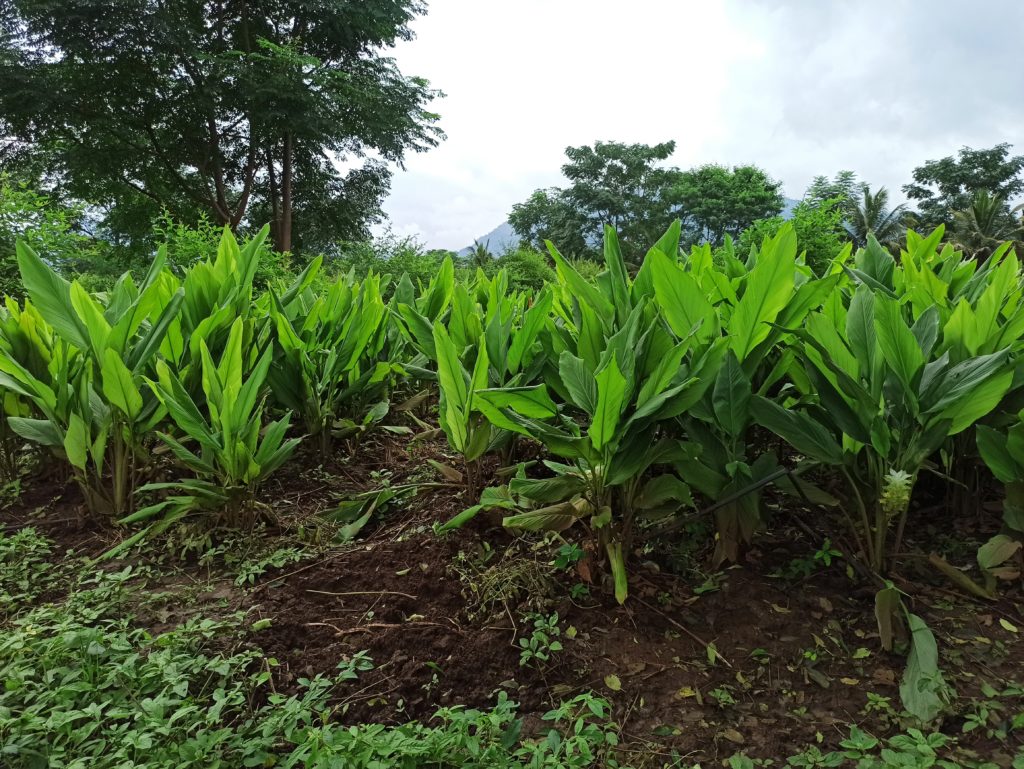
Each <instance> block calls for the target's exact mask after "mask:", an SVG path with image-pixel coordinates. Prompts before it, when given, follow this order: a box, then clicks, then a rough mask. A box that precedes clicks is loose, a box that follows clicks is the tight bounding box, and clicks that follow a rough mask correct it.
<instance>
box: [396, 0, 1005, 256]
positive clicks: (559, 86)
mask: <svg viewBox="0 0 1024 769" xmlns="http://www.w3.org/2000/svg"><path fill="white" fill-rule="evenodd" d="M1022 28H1024V4H1021V3H1019V2H1016V1H1015V0H988V1H987V2H985V3H978V4H972V5H970V6H968V5H967V4H964V3H962V2H954V1H953V0H933V1H932V2H929V3H927V4H924V3H916V2H910V0H886V1H885V2H881V1H879V0H866V1H865V0H862V1H861V2H858V3H822V2H818V0H787V1H786V2H782V1H781V0H779V1H774V0H768V1H762V2H753V0H742V1H741V0H735V1H734V2H700V3H681V2H667V1H666V2H661V1H656V0H636V1H635V2H633V3H629V4H623V3H621V2H615V3H612V2H604V0H518V1H517V2H514V3H513V2H502V3H498V2H493V0H490V1H488V0H434V2H432V3H431V5H430V9H429V12H428V14H427V15H426V16H425V17H422V18H420V19H418V20H417V22H416V23H415V25H414V29H415V32H416V35H417V37H416V39H415V40H413V41H410V42H408V43H403V44H402V45H401V46H400V47H398V48H397V49H396V51H395V56H396V58H397V60H398V62H399V65H400V66H401V68H402V70H403V72H406V73H407V74H415V75H420V76H424V77H427V78H428V79H429V80H430V81H431V83H432V85H434V86H435V87H437V88H440V89H442V90H443V91H445V93H446V96H445V98H444V99H442V100H439V102H438V103H437V104H436V105H435V109H436V111H437V112H439V113H440V114H441V126H442V128H443V129H444V130H445V132H446V133H447V134H448V140H447V141H446V142H445V143H444V144H442V145H441V146H440V147H438V148H436V149H434V150H431V151H430V152H428V153H424V154H421V155H415V156H412V157H410V158H409V159H408V161H407V163H406V170H405V171H401V170H398V171H396V173H395V178H394V182H393V185H392V194H391V197H390V198H389V199H388V201H387V203H386V204H385V210H386V211H387V213H388V214H389V215H390V217H391V221H392V226H393V228H394V229H395V231H396V232H401V233H403V234H418V236H419V237H420V239H421V240H423V241H424V242H426V243H427V244H429V245H430V246H436V247H444V248H461V247H462V246H465V245H467V244H468V243H471V242H472V240H473V239H474V238H476V237H479V236H480V235H482V234H484V233H486V232H488V231H489V230H491V229H492V228H493V227H495V226H496V225H497V224H499V223H500V222H501V221H503V220H504V219H505V217H506V216H507V214H508V211H509V210H510V209H511V207H512V205H513V204H514V203H517V202H520V201H522V200H524V199H525V198H526V197H527V196H528V195H529V194H530V192H532V191H533V190H534V189H536V188H537V187H543V186H550V185H553V184H560V183H561V174H560V171H559V169H560V166H561V165H562V163H563V162H564V150H565V147H566V146H569V145H579V144H589V143H592V142H594V141H596V140H599V139H604V140H617V141H642V142H648V143H655V142H659V141H664V140H667V139H675V140H676V143H677V150H676V154H675V156H674V158H673V162H674V163H675V164H677V165H679V166H681V167H688V166H691V165H695V164H698V163H703V162H721V163H728V164H734V163H745V162H753V163H757V164H758V165H760V166H761V167H763V168H765V169H766V170H767V171H769V173H771V174H772V175H773V176H775V177H776V178H778V179H781V180H782V181H783V182H784V188H785V191H786V193H787V194H788V195H789V196H790V197H799V196H800V195H802V193H803V190H804V189H805V188H806V186H807V183H808V182H809V181H810V179H811V178H812V177H813V176H815V175H817V174H832V173H834V172H835V171H837V170H839V169H844V168H849V169H852V170H854V171H857V172H858V173H859V174H860V176H861V177H862V178H864V179H866V180H868V181H869V182H871V183H872V184H873V185H877V184H884V185H886V186H887V187H889V189H890V190H891V191H892V192H893V193H894V194H896V195H897V196H898V194H899V187H900V186H901V185H902V184H904V183H906V182H907V181H908V180H909V179H910V174H911V171H912V170H913V168H914V167H915V166H917V165H920V164H921V163H922V162H923V161H925V160H927V159H930V158H936V157H941V156H944V155H948V154H951V153H953V152H955V151H956V150H957V149H958V148H959V147H960V146H963V145H969V146H975V147H983V146H991V145H993V144H996V143H998V142H1001V141H1010V142H1014V141H1019V140H1020V139H1021V137H1020V136H1019V133H1020V126H1021V125H1024V104H1021V102H1020V100H1019V95H1020V94H1021V93H1024V68H1022V67H1020V66H1019V65H1017V63H1016V58H1017V54H1016V44H1017V40H1016V38H1017V37H1019V31H1020V30H1021V29H1022Z"/></svg>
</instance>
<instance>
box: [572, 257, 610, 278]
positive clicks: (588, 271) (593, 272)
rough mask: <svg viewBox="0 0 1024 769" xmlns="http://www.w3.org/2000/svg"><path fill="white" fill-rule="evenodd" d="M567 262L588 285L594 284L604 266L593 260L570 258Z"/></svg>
mask: <svg viewBox="0 0 1024 769" xmlns="http://www.w3.org/2000/svg"><path fill="white" fill-rule="evenodd" d="M569 262H570V264H572V266H573V267H574V268H575V270H576V272H578V273H579V274H580V275H581V276H582V277H583V279H584V280H586V281H587V282H588V283H596V282H597V276H598V275H600V274H601V273H602V272H604V265H603V264H602V263H601V262H595V261H594V260H593V259H586V258H584V257H577V258H575V259H573V258H570V259H569Z"/></svg>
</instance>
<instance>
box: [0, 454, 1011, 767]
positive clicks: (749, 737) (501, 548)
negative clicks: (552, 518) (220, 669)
mask: <svg viewBox="0 0 1024 769" xmlns="http://www.w3.org/2000/svg"><path fill="white" fill-rule="evenodd" d="M361 455H365V456H369V457H371V459H370V460H369V461H367V462H364V463H362V464H359V465H354V464H347V463H341V464H337V465H333V466H331V467H329V468H328V469H327V470H325V469H323V468H319V467H317V466H316V464H315V463H316V461H317V460H316V458H315V457H314V456H312V455H303V456H300V457H298V458H297V459H296V460H295V461H294V462H293V463H292V465H290V466H288V467H287V468H285V470H284V471H283V472H282V473H281V474H280V478H281V480H280V481H278V482H276V483H274V484H272V485H271V486H270V487H268V488H267V489H266V491H265V501H266V503H267V505H268V506H269V507H270V508H271V509H272V510H273V511H274V515H273V519H274V520H276V521H277V524H276V525H275V526H271V527H269V528H267V529H264V530H262V531H261V534H260V535H259V536H261V537H265V538H266V539H267V541H268V542H269V543H273V542H274V541H275V540H274V538H276V537H286V538H287V537H292V539H291V540H288V541H294V532H295V531H296V530H297V529H302V530H305V531H311V530H314V529H315V526H316V522H317V521H318V520H320V515H321V514H322V513H324V512H325V511H329V510H331V509H332V508H333V507H334V506H336V505H337V504H338V502H339V500H340V499H342V498H344V497H346V496H351V495H352V494H353V493H356V492H358V491H364V490H368V489H371V488H376V487H379V486H380V485H381V484H382V483H387V484H390V485H391V486H392V487H399V486H402V485H404V484H407V483H411V482H417V481H427V482H430V483H434V484H435V486H432V487H430V488H428V489H425V490H423V491H420V492H419V493H418V494H416V495H415V496H412V497H411V498H406V499H405V500H404V501H402V502H401V503H400V504H397V505H393V506H392V507H391V508H390V509H388V510H385V511H383V512H380V513H377V514H376V515H375V516H374V518H373V519H371V521H370V522H369V523H368V524H367V526H366V527H365V528H364V529H363V531H362V532H361V534H360V536H359V537H358V538H357V539H356V540H354V541H352V542H349V543H347V544H339V545H322V544H321V545H318V546H316V547H310V548H308V550H309V551H310V552H315V554H314V555H313V556H312V557H307V558H306V559H305V560H301V561H298V562H295V563H289V564H287V565H285V566H283V567H280V568H271V569H269V570H267V571H265V572H264V573H263V574H262V575H260V576H259V577H258V578H257V579H256V580H255V583H254V584H253V585H251V586H246V587H236V586H235V585H234V582H233V574H232V573H231V572H230V570H229V569H223V570H218V569H217V568H213V569H212V570H211V567H210V566H209V564H205V565H201V564H200V563H199V562H198V561H195V560H194V559H193V560H192V561H190V560H188V559H186V561H184V562H182V563H177V565H176V566H175V576H174V577H172V578H170V582H169V584H171V585H172V586H173V584H175V583H174V580H184V581H186V582H188V583H189V584H191V585H193V586H194V585H195V584H202V585H203V586H204V587H203V589H202V590H201V591H200V598H199V599H198V600H197V601H193V600H192V599H189V602H188V605H185V599H184V598H183V599H182V601H183V603H182V605H181V606H179V607H175V606H170V607H169V608H168V611H167V612H165V613H164V614H163V616H162V617H161V619H162V621H165V622H173V621H174V618H175V616H176V612H177V613H178V615H179V616H184V615H186V614H187V613H189V612H194V611H225V612H226V611H235V610H242V611H245V612H246V613H247V615H248V616H249V617H251V618H252V620H253V621H256V620H259V619H263V620H269V626H268V627H265V629H262V630H259V631H256V632H253V633H251V634H250V635H249V636H248V638H247V639H246V643H248V644H250V645H252V646H254V647H259V648H261V649H262V650H263V651H264V652H265V654H266V655H267V656H268V657H273V658H275V659H276V660H277V661H278V662H279V665H278V667H277V668H276V669H275V677H274V685H275V687H276V688H277V689H278V690H279V691H288V690H292V689H294V688H296V687H298V686H299V679H302V678H308V677H312V676H314V675H316V674H319V673H331V672H333V671H334V670H335V668H336V667H337V665H338V663H339V662H340V661H342V660H344V659H346V658H349V657H351V655H353V654H356V653H358V652H363V651H365V652H366V653H367V654H368V656H369V657H370V658H371V659H372V660H373V663H374V668H373V670H371V671H368V672H365V673H363V674H361V676H360V678H359V680H358V681H357V682H354V683H353V684H352V685H351V686H350V687H348V688H347V689H345V690H344V691H342V692H340V694H339V701H338V703H337V704H339V705H340V706H341V708H340V709H339V711H338V712H339V718H341V719H342V720H344V721H345V722H351V723H356V722H371V721H372V722H381V723H401V722H405V721H409V720H412V719H420V720H428V719H430V717H431V716H432V714H433V713H434V711H435V710H436V709H437V708H438V707H439V706H445V705H456V704H459V705H465V706H470V707H478V708H485V707H488V706H490V705H492V704H493V703H494V701H495V697H496V695H497V692H498V691H499V690H505V691H507V692H508V693H509V696H510V698H511V699H513V700H514V701H517V702H519V703H520V705H521V712H522V713H523V714H525V715H527V716H528V717H531V718H535V717H539V716H540V715H541V714H542V713H544V712H545V711H546V710H548V709H549V707H551V706H552V705H553V704H556V703H557V702H559V701H562V700H564V699H566V698H567V697H569V696H572V695H573V694H575V693H578V692H580V691H584V690H593V691H595V692H597V693H599V694H600V695H601V696H603V697H605V698H607V699H608V700H609V701H610V702H611V703H612V704H613V715H614V718H615V720H616V721H617V722H618V723H619V725H620V726H621V729H622V734H623V739H624V740H625V741H626V742H627V743H628V744H629V745H630V746H632V747H633V750H635V752H636V755H637V756H638V757H640V758H643V759H644V760H647V761H649V762H651V763H652V764H653V765H657V763H656V762H657V761H658V760H659V759H664V760H667V759H668V757H669V756H670V755H671V753H672V751H675V752H676V753H677V754H678V755H681V756H684V757H689V758H688V760H690V761H691V762H696V761H702V762H707V764H706V765H717V764H716V762H721V761H722V760H724V759H725V758H728V757H729V756H730V755H733V754H735V753H737V752H739V751H746V752H747V753H748V754H749V755H750V756H754V757H775V758H779V757H784V756H788V755H791V754H792V753H794V752H796V751H798V750H800V749H801V748H803V747H805V746H807V745H812V744H819V745H821V747H822V749H826V748H835V746H836V745H837V744H838V741H839V740H841V739H843V738H845V737H846V736H847V735H848V734H849V726H850V725H851V724H859V725H861V726H862V728H865V729H868V730H870V731H872V732H873V733H875V734H876V735H879V736H881V735H884V734H890V733H894V731H899V729H900V728H902V727H905V726H906V724H901V723H900V722H899V719H898V716H897V712H898V711H899V692H898V687H899V682H900V678H901V675H902V670H903V667H904V664H905V658H904V657H902V656H900V655H897V654H892V653H887V652H884V651H882V650H881V648H880V646H879V643H878V637H877V632H876V630H875V625H874V618H873V613H872V608H873V604H872V598H873V594H872V591H870V590H867V589H860V588H858V587H857V586H856V584H855V582H854V581H852V580H851V579H850V578H849V576H848V575H847V573H846V569H845V566H844V562H843V560H842V559H836V560H835V561H833V563H832V564H831V565H830V566H823V565H821V564H816V565H815V566H814V568H812V569H809V570H808V569H805V570H804V571H803V572H799V573H794V569H793V564H794V562H796V563H798V564H799V563H801V562H803V563H806V562H807V560H808V558H809V556H810V554H812V553H814V551H815V550H816V549H817V548H818V547H820V545H821V542H815V541H812V540H811V539H810V538H809V537H808V536H807V535H806V534H804V533H803V531H802V530H801V529H800V528H798V527H794V526H791V525H789V524H788V523H787V518H786V511H785V510H780V511H779V512H778V513H777V515H776V520H775V523H774V525H773V527H772V528H771V530H770V531H769V532H766V533H764V534H762V535H761V536H760V537H759V539H758V540H757V542H756V544H755V546H754V547H753V548H752V549H751V550H750V551H749V552H748V553H746V557H745V559H744V562H743V563H742V564H740V565H738V566H734V567H732V568H727V569H724V570H722V571H720V572H713V573H712V572H707V571H702V567H703V566H706V562H707V556H708V554H709V552H710V547H709V546H708V545H709V544H710V543H706V544H705V543H703V542H699V543H696V544H694V545H692V546H691V547H690V548H689V550H688V553H689V559H690V560H689V563H690V564H691V567H689V568H686V569H678V568H677V569H676V571H678V572H679V573H672V569H673V568H675V567H677V566H678V562H677V561H678V559H672V558H667V557H665V554H664V553H663V552H647V553H643V552H641V553H634V557H633V558H632V560H631V564H630V599H629V600H628V601H627V603H626V605H625V606H618V605H617V604H616V603H615V601H614V599H613V598H612V597H611V595H610V591H609V590H608V589H607V587H606V586H605V585H604V584H603V581H602V580H601V578H600V574H599V571H598V569H597V568H596V567H595V569H593V570H592V573H588V572H590V571H591V570H590V569H589V568H586V567H584V568H582V569H578V570H572V569H570V570H566V571H558V570H554V569H553V568H552V567H551V566H550V565H549V564H550V562H551V560H552V558H553V552H554V547H553V546H547V547H545V546H543V545H538V544H537V538H536V537H534V538H532V539H523V538H514V537H512V536H511V535H510V534H509V533H508V532H506V531H504V530H503V529H502V528H501V527H500V525H496V524H495V522H494V521H493V520H491V521H489V520H484V519H480V520H477V521H474V522H473V524H472V525H470V526H469V527H467V528H466V529H465V530H461V531H457V532H453V533H451V534H447V535H440V536H439V535H437V534H436V533H435V532H434V531H433V528H432V524H433V523H434V522H437V521H444V520H446V519H447V518H448V517H450V516H451V515H452V514H453V513H455V512H457V511H458V510H460V509H462V508H463V507H464V506H465V504H466V500H465V499H464V498H463V496H462V492H461V491H460V489H459V488H458V486H457V484H455V483H452V484H450V485H449V486H444V485H442V484H443V483H444V481H445V479H444V478H443V477H442V476H441V475H439V474H438V473H437V471H436V470H435V469H433V468H432V467H431V466H430V465H429V464H427V463H426V460H428V459H435V461H442V462H446V463H450V462H451V460H450V459H448V458H447V457H446V456H445V453H444V450H443V446H442V445H441V444H439V443H436V442H435V443H426V444H420V445H418V446H416V447H415V448H412V449H409V448H408V447H405V446H403V445H401V444H398V443H396V442H393V441H381V442H379V443H377V442H374V443H371V444H369V445H367V446H364V447H362V449H361ZM79 508H80V497H79V495H78V493H77V491H76V489H75V488H74V486H73V484H69V483H65V482H62V481H61V479H54V478H50V479H36V480H33V479H27V480H26V481H25V482H24V484H23V489H22V492H21V494H20V496H19V497H18V498H17V499H15V500H10V501H9V504H8V508H7V510H6V511H5V512H4V513H3V516H4V519H5V524H6V527H7V528H8V529H12V528H17V527H18V526H22V525H28V524H31V525H35V526H36V527H37V528H40V529H42V530H43V531H44V532H45V533H47V534H48V535H49V536H51V537H53V538H55V539H56V540H57V541H58V543H59V548H58V550H63V549H64V548H74V549H75V550H76V551H77V552H79V553H86V554H89V555H95V554H98V553H100V552H103V551H104V550H105V549H107V548H108V547H110V546H111V544H113V543H115V542H116V541H117V540H118V537H119V536H121V534H119V533H118V531H117V530H116V529H113V528H103V527H98V526H96V525H93V524H83V523H82V522H81V516H80V511H79ZM996 520H997V517H996V515H995V514H994V513H993V514H992V515H991V516H989V517H988V518H986V520H985V521H984V522H982V523H981V524H978V523H977V522H976V521H973V520H972V521H971V522H970V523H969V525H965V524H964V523H963V522H962V521H961V522H958V521H957V520H956V519H955V517H954V516H952V515H949V520H945V519H943V518H942V516H937V515H936V514H934V513H932V514H930V516H929V518H928V525H927V526H924V525H923V523H922V526H921V527H920V528H921V530H922V532H923V533H922V535H921V536H920V537H919V538H918V539H917V540H916V541H913V542H912V543H911V544H912V545H913V547H914V548H915V549H916V551H918V552H921V553H927V552H929V550H930V548H931V547H932V546H934V545H935V544H936V542H938V543H939V544H942V543H944V542H947V541H953V540H955V541H959V542H961V546H960V549H959V550H957V552H954V553H951V554H949V555H950V559H951V560H952V561H953V562H954V563H962V564H966V563H967V562H968V561H969V559H970V557H971V553H972V550H971V548H972V547H973V546H974V545H973V544H972V542H973V540H974V539H976V538H979V537H984V536H985V534H986V532H985V531H984V528H985V527H986V526H992V525H995V524H994V521H996ZM958 526H965V529H964V530H963V531H960V530H959V529H958V528H957V527H958ZM944 532H951V534H952V536H947V535H946V534H945V533H944ZM580 535H582V532H580ZM570 536H571V535H570ZM683 544H686V543H683ZM919 561H920V559H917V560H916V561H915V559H910V560H909V563H910V565H909V566H907V567H906V568H905V570H904V571H903V572H902V573H901V576H902V577H903V578H904V580H903V581H902V582H900V585H901V587H904V588H905V589H906V591H907V592H908V593H909V594H910V596H911V601H912V602H913V607H914V611H915V612H916V613H918V614H920V615H921V616H922V617H924V618H925V619H926V620H927V622H928V623H929V625H930V626H931V628H932V629H933V631H934V632H935V635H936V638H937V640H938V643H939V646H940V649H941V653H942V667H943V670H944V673H945V676H946V678H947V680H948V681H949V682H950V683H951V684H953V685H954V686H955V688H956V690H957V692H958V695H959V696H958V699H957V700H956V702H955V703H954V704H953V706H952V708H951V710H952V711H953V712H954V713H957V715H953V716H949V717H947V718H946V720H945V721H944V722H943V723H942V725H941V729H942V731H944V732H946V733H948V734H952V735H956V736H957V738H958V740H959V744H960V745H961V747H962V748H963V750H964V751H965V753H964V755H971V754H973V755H976V756H978V757H981V758H986V759H988V760H991V761H993V762H995V763H996V764H998V765H1005V766H1008V765H1009V762H1010V760H1011V759H1010V756H1012V754H1013V749H1014V748H1013V745H1014V744H1015V743H1014V742H1013V739H1014V737H1013V736H1012V735H1011V738H1010V741H1009V743H1006V742H1003V743H1000V742H999V741H997V740H995V739H994V738H992V737H990V736H988V735H986V734H985V733H984V730H975V731H972V732H970V733H969V734H962V733H961V732H962V726H963V723H964V717H965V715H966V714H967V713H968V712H970V709H971V707H972V704H973V703H974V702H975V699H976V698H981V696H982V695H981V690H982V687H983V685H985V684H988V685H990V686H993V687H996V688H1005V687H1006V686H1009V685H1011V684H1015V685H1018V686H1020V685H1022V684H1024V643H1022V641H1021V636H1022V634H1024V599H1022V590H1021V586H1020V585H1019V584H1016V585H1012V584H1011V585H1006V586H1003V588H1002V590H1001V594H1000V598H999V600H998V601H996V602H991V603H989V602H983V601H979V600H976V599H972V598H970V597H968V596H966V595H964V594H963V593H961V592H959V591H957V590H956V589H955V588H953V587H952V586H951V585H950V584H948V583H946V582H944V581H943V580H942V578H941V577H940V576H939V575H938V574H937V573H933V572H930V571H928V570H927V569H925V568H923V567H920V566H919V565H918V563H919ZM694 565H696V566H694ZM586 577H591V578H592V580H593V581H592V582H591V583H589V584H588V582H587V579H586ZM574 585H581V586H586V587H587V588H588V590H587V591H585V592H584V591H581V590H580V589H577V592H576V593H575V595H574V597H571V596H573V593H572V588H573V586H574ZM189 595H195V591H194V590H193V591H192V592H191V593H189ZM531 611H540V612H541V613H542V614H544V615H550V614H551V613H553V612H557V614H558V618H559V627H560V628H561V633H562V635H561V641H562V643H563V645H564V650H563V651H562V652H561V653H557V654H555V655H554V656H553V658H552V660H551V662H550V663H549V664H546V665H542V666H539V667H538V666H534V665H526V666H523V665H520V646H519V639H520V638H521V637H523V633H524V632H527V633H528V632H529V623H528V622H527V620H526V619H525V616H526V615H527V614H528V613H529V612H531ZM1000 620H1004V621H1005V622H1000ZM260 625H261V626H263V625H266V623H260ZM1007 625H1009V627H1010V628H1015V629H1017V630H1016V632H1015V631H1014V630H1011V629H1008V627H1007ZM869 693H871V694H873V695H880V696H882V697H887V698H889V700H890V703H891V706H892V708H894V710H887V709H886V708H885V707H884V705H879V704H878V701H877V700H876V701H875V704H874V707H870V705H871V703H869V697H868V694H869ZM1016 739H1017V740H1018V742H1019V740H1020V738H1019V737H1017V738H1016Z"/></svg>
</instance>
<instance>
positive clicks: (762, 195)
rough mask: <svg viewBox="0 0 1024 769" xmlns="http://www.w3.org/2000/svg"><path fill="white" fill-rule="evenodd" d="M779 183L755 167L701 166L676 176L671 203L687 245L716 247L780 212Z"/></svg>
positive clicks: (780, 185)
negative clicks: (678, 213)
mask: <svg viewBox="0 0 1024 769" xmlns="http://www.w3.org/2000/svg"><path fill="white" fill-rule="evenodd" d="M781 187H782V184H781V182H776V181H773V180H772V179H771V178H770V177H769V176H768V175H767V174H766V173H765V172H764V171H762V170H761V169H760V168H758V167H756V166H736V167H734V168H732V169H729V168H726V167H725V166H720V165H713V164H709V165H704V166H700V167H699V168H694V169H692V170H690V171H684V172H683V173H681V174H680V175H679V180H678V182H677V184H676V186H675V190H674V192H675V200H677V201H678V203H679V207H680V209H681V211H682V220H683V228H684V230H685V231H686V232H687V233H688V235H689V240H690V241H691V242H694V243H696V242H709V243H711V244H713V245H720V244H721V243H722V241H723V239H724V238H725V236H726V235H730V236H731V237H733V238H736V237H739V235H740V233H742V232H743V231H744V230H745V229H747V228H748V227H750V225H752V224H753V223H754V222H755V221H757V220H758V219H767V218H770V217H773V216H777V215H778V214H779V213H780V212H781V211H782V202H783V201H782V195H781V194H780V192H779V190H780V188H781Z"/></svg>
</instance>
